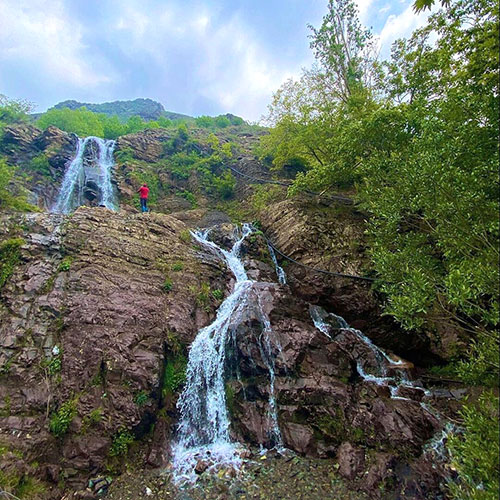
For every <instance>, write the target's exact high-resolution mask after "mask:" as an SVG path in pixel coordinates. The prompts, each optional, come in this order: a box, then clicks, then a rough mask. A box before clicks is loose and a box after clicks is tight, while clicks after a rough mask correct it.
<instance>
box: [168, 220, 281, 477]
mask: <svg viewBox="0 0 500 500" xmlns="http://www.w3.org/2000/svg"><path fill="white" fill-rule="evenodd" d="M251 232H252V228H251V226H250V225H248V224H245V225H244V226H243V230H242V234H241V237H240V238H239V239H238V240H237V241H236V243H235V244H234V245H233V247H232V249H231V250H230V251H227V250H225V249H223V248H221V247H219V246H218V245H216V244H215V243H213V242H212V241H210V240H208V235H209V230H205V231H203V232H193V233H191V234H192V235H193V237H194V238H195V240H196V241H198V242H199V243H200V244H202V245H204V246H206V247H208V248H211V249H212V250H213V251H215V252H216V253H217V254H218V255H222V256H223V258H224V260H225V261H226V263H227V265H228V267H229V269H230V270H231V271H232V273H233V274H234V276H235V278H236V284H235V286H234V290H233V292H232V293H231V295H229V296H228V297H227V298H226V299H225V300H224V302H223V303H222V305H221V306H220V307H219V309H218V311H217V315H216V318H215V321H214V322H213V323H212V324H211V325H209V326H207V327H205V328H202V329H201V330H200V331H199V332H198V334H197V336H196V338H195V340H194V341H193V343H192V345H191V348H190V351H189V360H188V366H187V371H186V385H185V388H184V390H183V392H182V394H181V396H180V398H179V401H178V403H177V407H178V409H179V411H180V414H181V418H180V421H179V425H178V429H177V439H176V442H175V444H174V446H173V465H174V470H175V472H176V479H177V480H178V481H182V480H188V481H192V480H194V479H195V477H196V476H195V474H194V469H195V467H196V464H197V463H198V461H199V460H200V459H206V460H208V461H210V463H211V464H213V466H220V465H231V466H234V467H238V466H239V465H240V462H241V459H240V458H239V457H238V455H237V445H236V444H235V443H233V442H231V440H230V437H229V426H230V420H229V416H228V412H227V407H226V394H225V365H226V349H227V347H228V345H229V344H230V343H233V344H235V343H236V339H235V338H234V335H235V332H234V329H235V328H236V327H237V326H238V322H239V319H240V318H241V316H242V313H243V312H244V310H245V309H246V307H248V305H249V303H250V301H251V297H250V292H251V290H252V286H253V284H254V283H255V282H254V281H252V280H249V279H248V276H247V274H246V271H245V268H244V266H243V263H242V261H241V260H240V259H239V257H238V255H239V250H240V247H241V244H242V243H243V241H244V239H245V238H246V237H247V236H248V235H249V234H250V233H251ZM257 306H258V308H259V310H260V312H261V321H262V324H263V329H262V332H261V334H260V338H259V340H258V345H259V349H260V352H261V356H262V359H263V361H264V363H265V364H266V366H267V368H268V370H269V374H270V398H269V411H270V414H271V420H272V423H273V424H272V425H273V428H272V429H270V432H271V433H272V435H273V437H274V440H275V442H276V443H277V444H278V445H281V434H280V431H279V427H278V420H277V409H276V401H275V398H274V358H273V354H272V349H271V342H270V336H271V334H272V329H271V324H270V322H269V319H268V318H267V316H266V315H265V313H264V312H263V310H262V307H261V306H260V303H258V300H257Z"/></svg>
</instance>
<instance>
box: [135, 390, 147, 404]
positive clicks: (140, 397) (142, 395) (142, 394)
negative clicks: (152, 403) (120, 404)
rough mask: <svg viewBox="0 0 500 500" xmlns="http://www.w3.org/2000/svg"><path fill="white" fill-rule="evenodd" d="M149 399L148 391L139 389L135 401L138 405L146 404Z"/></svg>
mask: <svg viewBox="0 0 500 500" xmlns="http://www.w3.org/2000/svg"><path fill="white" fill-rule="evenodd" d="M148 400H149V395H148V393H147V392H146V391H139V392H138V393H137V394H136V395H135V396H134V403H135V404H136V405H137V406H144V405H145V404H146V403H147V402H148Z"/></svg>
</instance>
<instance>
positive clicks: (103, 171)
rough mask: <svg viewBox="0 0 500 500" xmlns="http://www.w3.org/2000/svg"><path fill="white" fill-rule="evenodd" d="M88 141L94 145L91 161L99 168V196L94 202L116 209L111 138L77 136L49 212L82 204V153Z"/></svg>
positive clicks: (61, 211)
mask: <svg viewBox="0 0 500 500" xmlns="http://www.w3.org/2000/svg"><path fill="white" fill-rule="evenodd" d="M90 144H96V145H97V148H98V152H97V156H96V158H95V163H96V164H97V166H98V167H99V173H98V174H97V176H96V180H97V187H98V189H99V195H100V199H99V200H98V205H101V206H105V207H106V208H109V209H111V210H116V204H115V199H114V198H115V197H114V193H113V186H112V184H111V169H112V167H113V165H114V160H113V151H114V148H115V141H111V140H107V139H101V138H100V137H93V136H90V137H85V138H84V139H82V138H78V143H77V147H76V154H75V157H74V158H73V160H72V161H71V163H70V165H69V167H68V169H67V170H66V172H65V174H64V179H63V181H62V184H61V188H60V189H59V194H58V196H57V200H56V202H55V204H54V206H53V207H52V212H56V213H63V214H66V213H69V212H70V211H71V210H73V209H75V208H76V207H78V206H80V205H82V204H83V201H84V200H83V198H84V193H83V188H84V185H85V162H84V155H85V151H86V149H87V147H88V146H89V145H90Z"/></svg>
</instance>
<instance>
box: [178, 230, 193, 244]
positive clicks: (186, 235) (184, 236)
mask: <svg viewBox="0 0 500 500" xmlns="http://www.w3.org/2000/svg"><path fill="white" fill-rule="evenodd" d="M179 238H180V239H181V240H182V241H183V242H184V243H190V242H191V233H190V232H189V230H188V229H183V230H182V231H181V232H180V235H179Z"/></svg>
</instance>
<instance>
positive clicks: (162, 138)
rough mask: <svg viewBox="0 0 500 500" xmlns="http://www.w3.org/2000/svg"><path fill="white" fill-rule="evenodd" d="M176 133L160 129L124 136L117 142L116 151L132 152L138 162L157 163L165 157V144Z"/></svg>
mask: <svg viewBox="0 0 500 500" xmlns="http://www.w3.org/2000/svg"><path fill="white" fill-rule="evenodd" d="M174 133H175V130H167V129H163V128H159V129H148V130H143V131H141V132H138V133H136V134H128V135H123V136H121V137H119V138H118V140H117V141H116V150H117V151H127V150H129V151H132V152H133V156H134V158H136V159H137V160H142V161H146V162H149V163H155V162H157V161H158V160H160V159H161V158H162V157H163V156H164V153H165V144H166V142H167V141H168V140H170V139H171V138H172V137H173V136H174Z"/></svg>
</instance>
